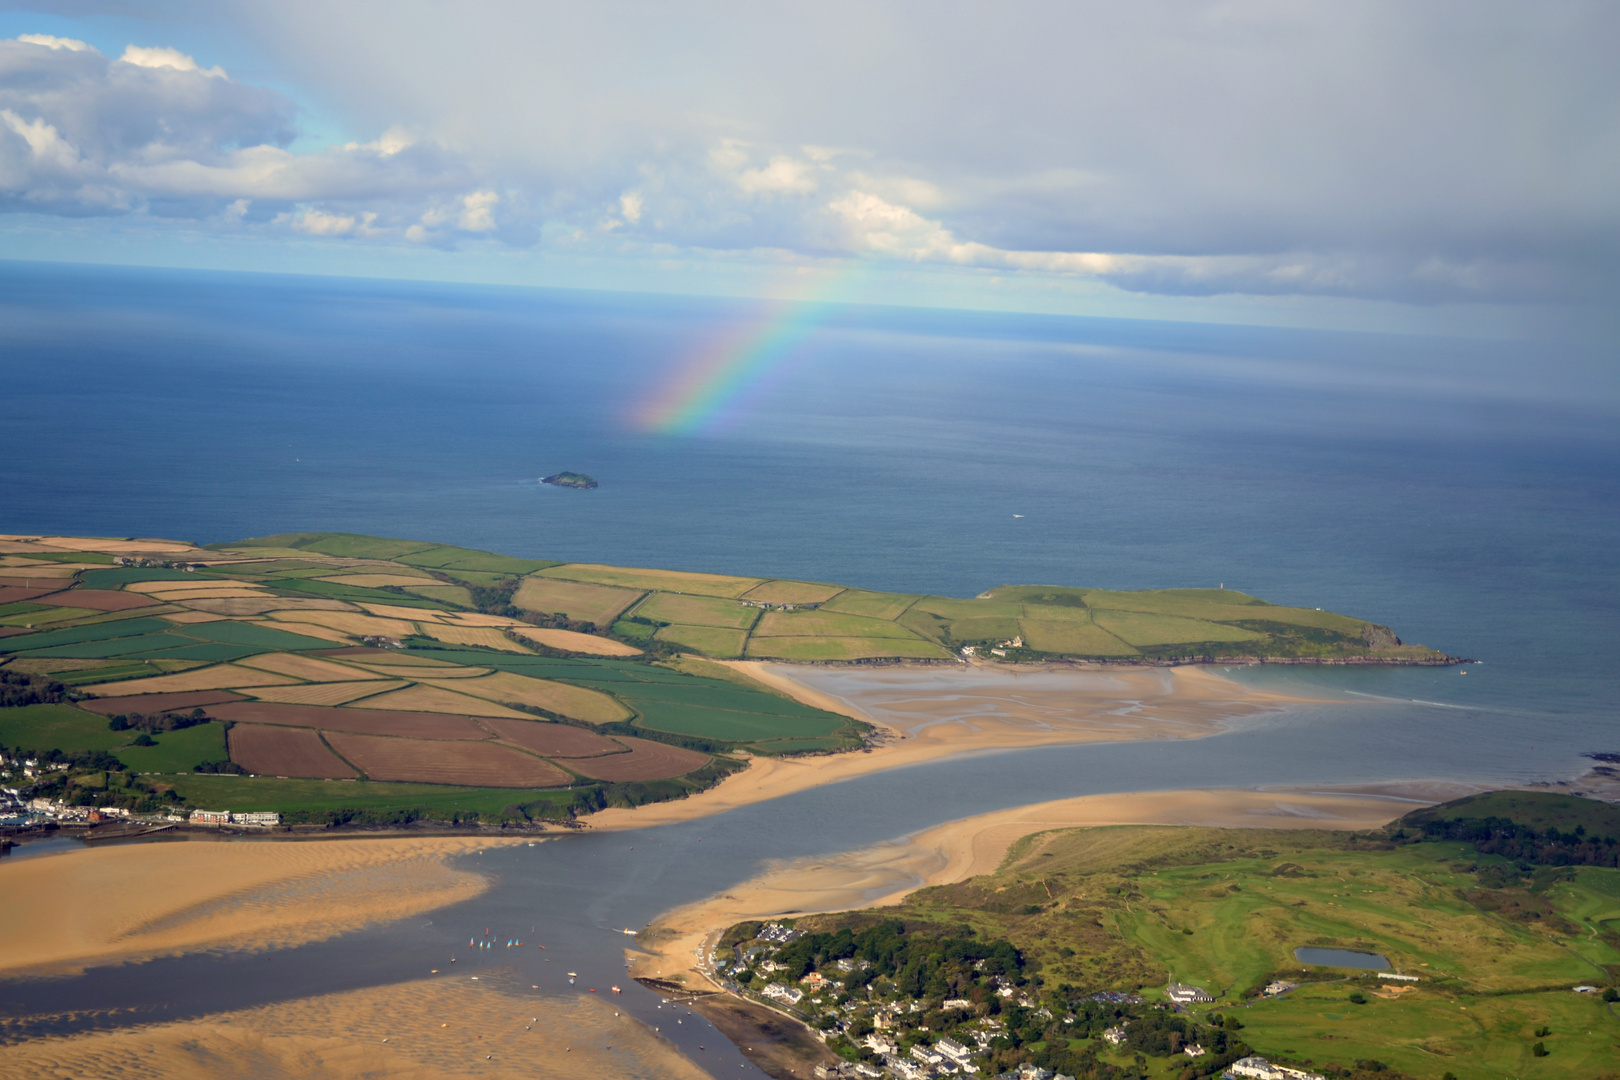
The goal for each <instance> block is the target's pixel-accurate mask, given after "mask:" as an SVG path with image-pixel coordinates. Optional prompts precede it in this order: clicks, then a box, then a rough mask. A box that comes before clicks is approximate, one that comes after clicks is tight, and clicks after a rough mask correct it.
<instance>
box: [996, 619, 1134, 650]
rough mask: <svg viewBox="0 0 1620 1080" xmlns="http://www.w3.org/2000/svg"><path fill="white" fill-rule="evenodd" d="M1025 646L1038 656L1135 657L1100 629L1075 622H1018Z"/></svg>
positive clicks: (1053, 620) (1126, 646) (1124, 645)
mask: <svg viewBox="0 0 1620 1080" xmlns="http://www.w3.org/2000/svg"><path fill="white" fill-rule="evenodd" d="M1018 629H1019V632H1020V633H1021V634H1022V635H1023V638H1024V644H1026V645H1028V646H1029V647H1030V648H1031V649H1038V650H1040V651H1041V652H1048V653H1062V654H1066V655H1073V656H1137V655H1140V654H1139V653H1137V651H1136V650H1135V649H1133V648H1131V647H1130V646H1129V645H1127V644H1125V643H1124V642H1123V641H1121V640H1120V639H1119V638H1117V637H1115V636H1114V635H1113V634H1110V633H1109V632H1108V631H1106V630H1104V629H1103V628H1102V627H1100V626H1095V625H1093V624H1092V623H1090V622H1081V621H1080V620H1078V619H1061V620H1059V619H1020V620H1018Z"/></svg>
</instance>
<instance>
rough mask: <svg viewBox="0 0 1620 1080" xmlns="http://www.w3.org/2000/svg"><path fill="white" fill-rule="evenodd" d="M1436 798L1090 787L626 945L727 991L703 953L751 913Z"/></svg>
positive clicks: (728, 898)
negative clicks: (1022, 842) (1013, 853)
mask: <svg viewBox="0 0 1620 1080" xmlns="http://www.w3.org/2000/svg"><path fill="white" fill-rule="evenodd" d="M1419 805H1426V803H1425V802H1423V801H1419V800H1415V799H1411V798H1396V797H1392V796H1389V795H1384V794H1367V795H1363V794H1354V793H1349V792H1344V793H1321V792H1304V791H1282V790H1278V791H1253V790H1220V789H1192V790H1179V791H1149V792H1131V793H1126V794H1116V795H1082V796H1079V797H1077V798H1070V799H1056V800H1053V801H1051V802H1044V803H1035V804H1033V805H1030V806H1019V807H1013V808H1011V809H1007V810H998V811H995V812H993V813H989V814H981V815H978V816H975V817H969V818H963V819H961V820H958V821H951V822H946V823H945V824H943V825H938V826H935V827H934V828H931V829H927V830H924V831H922V832H919V833H916V834H914V835H911V836H907V837H902V838H901V839H898V840H895V841H891V842H889V843H884V844H879V845H876V846H873V847H868V848H863V849H861V850H859V851H852V852H846V853H842V854H838V855H832V856H827V857H821V858H812V859H796V860H792V861H785V862H782V863H779V864H776V865H773V866H768V867H767V869H766V870H765V872H764V873H762V874H760V875H759V876H757V877H755V878H752V879H751V880H749V881H746V882H743V883H741V884H739V885H736V886H734V887H732V888H731V889H728V890H726V891H725V892H724V893H721V894H719V895H717V896H711V897H709V898H708V899H706V900H700V901H698V902H697V903H695V904H689V905H687V906H686V907H682V908H678V909H676V910H675V911H672V912H669V913H668V914H665V915H661V916H659V917H658V919H657V920H656V921H654V922H653V924H652V925H651V926H649V927H648V928H647V930H645V931H643V933H642V934H641V935H640V937H638V938H637V942H636V944H637V948H636V949H632V950H627V951H626V954H625V955H626V957H627V958H628V959H629V960H630V963H631V971H632V974H634V975H635V976H636V977H637V978H654V979H663V980H667V981H671V982H680V983H684V984H685V985H686V986H688V987H690V988H692V989H694V990H716V989H719V987H718V986H717V985H716V984H715V983H714V982H713V981H711V980H710V979H709V978H708V976H707V975H706V974H705V972H704V966H703V964H702V960H701V958H702V957H703V956H704V955H706V954H707V953H708V951H709V947H710V944H711V943H712V941H713V939H714V938H716V937H717V936H718V935H719V933H721V932H722V931H724V930H725V928H726V927H728V926H731V925H733V924H735V923H738V922H742V921H743V920H745V919H766V918H772V917H776V916H782V915H792V914H807V913H811V912H822V911H842V910H847V909H850V908H861V907H882V906H887V905H892V904H897V903H899V902H900V901H901V900H902V899H904V898H905V897H906V896H907V895H908V894H910V893H912V892H914V891H915V890H917V889H919V888H923V887H924V886H929V885H944V884H950V883H953V882H958V881H963V880H966V879H967V878H970V877H975V876H977V875H979V874H986V873H989V872H991V871H992V870H995V869H996V868H997V867H998V866H1000V865H1001V862H1002V859H1003V858H1004V857H1005V856H1006V854H1007V849H1008V848H1009V847H1010V846H1011V845H1012V844H1013V843H1014V842H1015V841H1017V840H1019V839H1020V838H1022V837H1025V836H1028V835H1030V834H1031V833H1037V832H1042V831H1045V830H1048V829H1060V828H1075V827H1080V826H1102V825H1204V826H1218V827H1229V828H1267V829H1372V828H1377V827H1378V826H1381V825H1384V824H1386V823H1388V822H1390V821H1393V820H1394V819H1395V818H1397V817H1400V816H1401V815H1402V814H1405V813H1408V812H1409V811H1411V810H1414V809H1416V808H1417V807H1418V806H1419Z"/></svg>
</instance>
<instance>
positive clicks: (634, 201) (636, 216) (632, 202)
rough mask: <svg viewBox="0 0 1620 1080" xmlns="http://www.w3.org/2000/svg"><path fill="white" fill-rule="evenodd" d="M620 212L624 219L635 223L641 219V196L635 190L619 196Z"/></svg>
mask: <svg viewBox="0 0 1620 1080" xmlns="http://www.w3.org/2000/svg"><path fill="white" fill-rule="evenodd" d="M619 213H621V214H623V215H624V220H626V221H628V222H629V223H630V224H632V225H634V224H635V223H636V222H638V221H640V220H641V196H640V195H637V194H636V193H635V192H633V191H627V192H625V193H624V194H623V195H620V196H619Z"/></svg>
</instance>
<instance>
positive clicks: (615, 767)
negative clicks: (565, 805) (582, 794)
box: [558, 735, 709, 780]
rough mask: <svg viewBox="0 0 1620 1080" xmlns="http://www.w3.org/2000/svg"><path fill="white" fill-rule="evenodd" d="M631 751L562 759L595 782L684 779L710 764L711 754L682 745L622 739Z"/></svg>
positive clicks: (560, 759) (620, 739) (619, 738)
mask: <svg viewBox="0 0 1620 1080" xmlns="http://www.w3.org/2000/svg"><path fill="white" fill-rule="evenodd" d="M618 741H619V742H622V743H623V744H624V745H625V746H627V747H629V748H630V752H629V753H628V754H612V755H610V756H607V757H591V758H566V759H563V758H559V759H558V760H559V761H561V762H562V763H563V764H564V765H567V766H568V767H569V768H570V769H573V770H574V771H575V772H577V773H579V774H580V775H581V776H588V777H590V778H591V779H592V780H667V779H669V778H670V777H672V776H684V775H685V774H687V773H689V772H692V771H693V770H695V769H701V768H702V767H703V766H705V765H707V764H708V763H709V755H707V754H700V753H698V752H697V751H695V750H683V749H681V748H680V747H679V746H669V745H666V744H665V743H658V742H652V741H651V740H649V739H632V738H628V737H626V736H623V735H621V736H618Z"/></svg>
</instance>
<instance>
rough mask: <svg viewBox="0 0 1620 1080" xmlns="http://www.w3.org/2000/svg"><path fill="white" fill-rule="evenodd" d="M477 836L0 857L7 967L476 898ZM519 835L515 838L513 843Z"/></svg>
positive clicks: (243, 942)
mask: <svg viewBox="0 0 1620 1080" xmlns="http://www.w3.org/2000/svg"><path fill="white" fill-rule="evenodd" d="M500 842H502V841H490V840H486V839H481V838H478V837H431V838H416V837H388V838H379V839H354V840H321V841H306V842H278V843H270V842H241V843H229V842H222V841H205V840H196V841H189V842H170V843H146V844H124V845H118V846H110V847H98V848H87V849H85V850H82V851H69V852H63V853H62V854H58V855H42V856H39V857H37V858H27V859H7V860H5V861H3V862H0V896H4V897H5V898H6V917H5V918H4V919H0V973H3V974H5V975H8V976H15V975H46V974H49V975H58V974H64V973H68V972H73V971H79V970H82V969H83V968H85V967H88V966H92V965H99V964H107V963H114V962H120V961H130V960H140V959H147V958H150V957H155V956H169V955H175V954H179V953H184V952H190V951H193V950H198V949H209V948H225V947H228V948H233V949H248V950H259V949H272V948H284V947H287V946H291V945H299V944H304V943H307V942H311V941H319V940H322V939H325V938H329V937H333V936H335V935H337V934H341V933H344V932H346V931H349V930H354V929H357V928H359V927H361V926H366V925H369V924H373V923H381V922H388V921H391V920H394V919H399V918H404V917H405V916H407V915H413V914H416V913H417V912H422V911H428V910H431V909H433V908H438V907H443V906H445V905H447V904H453V903H456V902H458V901H461V900H465V899H468V898H470V897H473V896H476V895H478V894H479V893H481V892H483V891H484V890H485V889H486V888H487V887H488V879H487V878H485V877H484V876H483V875H481V874H478V873H476V872H474V871H469V870H465V869H454V868H452V867H450V866H449V865H448V863H447V860H448V859H449V857H450V856H452V855H459V854H462V853H465V852H469V851H475V850H478V849H481V848H486V847H491V846H493V844H494V843H500ZM508 842H512V843H515V842H517V841H508Z"/></svg>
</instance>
